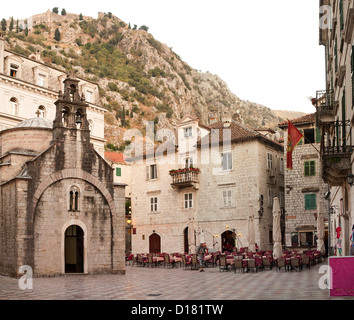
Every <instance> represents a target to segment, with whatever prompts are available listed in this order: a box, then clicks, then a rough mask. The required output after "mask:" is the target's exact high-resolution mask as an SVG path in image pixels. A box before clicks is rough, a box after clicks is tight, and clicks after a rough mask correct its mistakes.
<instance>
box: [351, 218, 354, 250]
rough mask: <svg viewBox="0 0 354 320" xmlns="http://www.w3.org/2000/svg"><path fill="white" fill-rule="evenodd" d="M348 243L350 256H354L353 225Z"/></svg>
mask: <svg viewBox="0 0 354 320" xmlns="http://www.w3.org/2000/svg"><path fill="white" fill-rule="evenodd" d="M350 241H351V242H352V245H351V246H350V255H351V256H354V224H353V227H352V234H351V236H350Z"/></svg>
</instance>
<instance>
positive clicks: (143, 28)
mask: <svg viewBox="0 0 354 320" xmlns="http://www.w3.org/2000/svg"><path fill="white" fill-rule="evenodd" d="M139 30H145V31H146V32H148V31H149V27H147V26H145V25H142V26H141V27H140V28H139Z"/></svg>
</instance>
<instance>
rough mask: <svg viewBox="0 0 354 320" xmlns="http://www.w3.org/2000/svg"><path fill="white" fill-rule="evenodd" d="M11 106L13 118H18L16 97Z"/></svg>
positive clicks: (11, 101) (12, 99) (11, 100)
mask: <svg viewBox="0 0 354 320" xmlns="http://www.w3.org/2000/svg"><path fill="white" fill-rule="evenodd" d="M10 104H11V114H12V115H13V116H18V100H17V99H16V98H14V97H12V98H11V99H10Z"/></svg>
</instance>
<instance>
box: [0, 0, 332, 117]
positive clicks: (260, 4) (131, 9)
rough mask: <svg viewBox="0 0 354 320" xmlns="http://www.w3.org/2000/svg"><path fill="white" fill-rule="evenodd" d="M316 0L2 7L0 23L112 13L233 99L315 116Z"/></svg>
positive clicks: (319, 66) (141, 0) (318, 80)
mask: <svg viewBox="0 0 354 320" xmlns="http://www.w3.org/2000/svg"><path fill="white" fill-rule="evenodd" d="M318 3H319V2H318V0H297V1H290V0H268V1H265V0H218V1H215V0H213V1H211V0H178V1H170V0H100V1H81V0H76V1H73V0H70V1H69V0H54V1H53V0H46V1H28V0H16V1H6V2H5V3H3V4H2V6H1V13H0V19H2V18H6V19H8V18H9V17H10V16H13V17H14V19H24V18H28V17H30V16H31V15H34V14H38V13H43V12H45V11H47V10H48V9H50V10H52V8H53V7H59V12H61V9H62V8H65V10H66V11H67V12H70V13H76V14H79V13H82V14H83V15H86V16H91V17H93V18H97V13H98V12H106V13H107V12H112V14H114V15H115V16H117V17H118V18H120V19H121V20H123V21H124V22H126V23H129V22H130V23H131V25H132V26H133V25H134V24H136V25H137V26H138V27H140V26H141V25H146V26H148V27H149V32H150V33H151V34H152V35H153V36H154V38H155V39H157V40H159V41H161V42H163V43H165V44H166V45H168V46H169V47H171V48H172V49H173V51H174V52H176V53H177V54H178V55H179V56H180V57H181V59H182V60H183V61H185V62H186V63H187V64H189V65H190V66H191V67H192V68H194V69H197V70H200V71H202V72H206V71H209V72H211V73H213V74H217V75H218V76H219V77H220V78H221V79H223V80H224V81H225V82H226V83H227V85H228V87H229V88H230V90H231V91H232V92H233V93H234V94H236V95H237V96H238V97H239V98H241V99H244V100H249V101H252V102H256V103H259V104H263V105H265V106H266V107H268V108H270V109H274V110H275V109H281V110H290V111H302V112H306V113H311V112H315V108H314V107H313V106H312V105H311V102H310V101H309V99H308V97H310V96H315V94H316V90H323V89H324V88H325V61H324V60H325V54H324V47H322V46H320V45H319V44H318V40H319V4H318Z"/></svg>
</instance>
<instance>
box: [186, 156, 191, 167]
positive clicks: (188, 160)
mask: <svg viewBox="0 0 354 320" xmlns="http://www.w3.org/2000/svg"><path fill="white" fill-rule="evenodd" d="M185 164H186V168H191V167H193V157H190V158H186V161H185Z"/></svg>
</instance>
